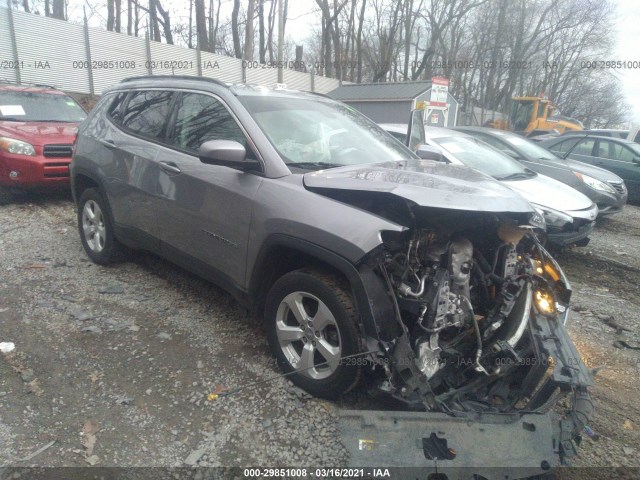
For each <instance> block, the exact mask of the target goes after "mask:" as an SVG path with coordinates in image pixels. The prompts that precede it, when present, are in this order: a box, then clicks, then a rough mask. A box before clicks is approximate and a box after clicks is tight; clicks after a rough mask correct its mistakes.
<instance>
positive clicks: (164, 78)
mask: <svg viewBox="0 0 640 480" xmlns="http://www.w3.org/2000/svg"><path fill="white" fill-rule="evenodd" d="M158 87H166V88H185V87H186V88H191V89H193V90H202V91H212V92H216V91H220V90H221V89H222V90H227V91H229V92H231V93H232V94H233V95H236V96H245V95H246V96H254V95H268V96H270V97H272V96H276V97H297V98H310V99H314V100H326V101H330V98H329V97H327V96H326V95H322V94H318V93H311V92H303V91H300V90H292V89H288V88H286V87H283V86H277V87H267V86H264V85H256V84H245V83H225V82H222V81H220V80H216V79H215V78H208V77H194V76H190V75H142V76H138V77H129V78H125V79H124V80H122V81H121V82H120V83H117V84H115V85H114V86H112V87H110V88H108V89H107V90H105V93H107V92H111V91H120V90H123V89H125V90H136V89H140V88H158Z"/></svg>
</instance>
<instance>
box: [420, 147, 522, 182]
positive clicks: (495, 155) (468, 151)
mask: <svg viewBox="0 0 640 480" xmlns="http://www.w3.org/2000/svg"><path fill="white" fill-rule="evenodd" d="M432 140H433V141H434V142H436V143H437V144H438V145H439V146H440V147H442V148H444V149H445V150H446V151H447V152H449V153H450V154H451V155H453V156H454V157H455V158H456V159H458V160H459V161H460V162H462V163H463V164H465V165H466V166H468V167H471V168H474V169H476V170H478V171H480V172H482V173H486V174H487V175H491V176H492V177H494V178H496V179H498V180H505V179H506V178H517V177H522V178H527V177H529V176H531V175H530V173H528V172H529V171H528V170H527V169H525V168H524V167H523V166H522V165H520V164H519V163H518V162H516V161H515V160H512V159H511V158H510V157H508V156H506V155H505V154H503V153H502V152H500V151H498V150H496V149H494V148H492V147H490V146H489V145H487V144H486V143H484V142H482V141H481V140H478V139H476V138H473V137H456V136H452V137H436V138H433V139H432Z"/></svg>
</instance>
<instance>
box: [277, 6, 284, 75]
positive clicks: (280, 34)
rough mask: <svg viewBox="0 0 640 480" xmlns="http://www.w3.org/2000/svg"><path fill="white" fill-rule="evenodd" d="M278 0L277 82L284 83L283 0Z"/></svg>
mask: <svg viewBox="0 0 640 480" xmlns="http://www.w3.org/2000/svg"><path fill="white" fill-rule="evenodd" d="M277 1H278V83H284V71H283V68H282V67H283V62H284V59H283V58H282V57H283V49H284V18H283V17H284V13H283V4H284V0H277Z"/></svg>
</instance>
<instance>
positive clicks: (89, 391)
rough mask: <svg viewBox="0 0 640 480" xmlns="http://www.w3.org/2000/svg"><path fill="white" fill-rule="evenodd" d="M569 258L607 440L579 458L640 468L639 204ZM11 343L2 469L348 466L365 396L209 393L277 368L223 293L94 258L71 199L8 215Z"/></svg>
mask: <svg viewBox="0 0 640 480" xmlns="http://www.w3.org/2000/svg"><path fill="white" fill-rule="evenodd" d="M558 259H559V261H560V263H561V264H562V265H563V266H564V267H565V268H566V271H567V274H568V276H569V278H570V280H571V281H572V283H573V287H574V310H575V312H573V314H572V316H571V319H570V322H571V326H570V330H571V333H572V335H573V338H574V339H575V342H576V344H577V346H578V348H579V350H580V352H581V354H582V355H583V357H584V359H585V361H586V362H587V363H588V365H589V366H591V367H593V368H597V369H599V373H598V375H597V385H596V387H595V388H594V395H595V402H596V408H597V413H596V416H595V418H594V419H593V422H592V423H591V425H590V426H591V428H592V429H593V431H594V432H595V436H594V437H593V438H592V437H589V436H587V435H585V439H584V441H583V445H582V449H581V453H580V456H579V457H578V458H577V459H576V460H575V462H574V463H575V464H576V465H578V466H597V467H609V466H640V455H639V454H640V406H639V405H638V401H637V398H638V393H637V392H638V389H637V379H638V374H639V373H640V350H635V349H634V348H640V334H639V332H640V312H639V306H640V286H639V282H638V280H639V279H640V275H639V272H640V208H638V207H628V208H627V209H626V211H625V212H624V214H622V215H618V216H615V217H612V218H610V219H606V220H604V221H602V222H601V225H599V228H598V229H597V231H596V232H595V233H594V235H593V240H592V243H591V244H590V245H589V246H588V247H586V248H579V249H574V250H571V251H567V252H564V253H562V254H560V255H559V256H558ZM3 341H11V342H14V343H15V344H16V349H15V351H14V352H13V353H11V354H8V355H2V354H0V465H22V466H28V465H37V466H83V465H87V464H91V465H93V464H95V465H103V466H106V465H117V466H181V465H185V464H186V465H201V466H233V465H238V466H246V465H290V466H296V465H303V466H309V465H323V466H339V465H345V464H346V462H347V455H346V451H345V450H344V447H343V446H342V445H341V444H340V443H339V442H338V441H336V411H337V409H338V408H341V407H344V406H349V405H353V402H357V400H358V399H357V398H355V399H354V398H353V397H350V398H348V399H345V400H343V401H342V402H339V403H332V402H326V401H322V400H318V399H314V398H309V397H308V396H306V395H302V393H301V392H300V391H299V390H297V389H294V388H292V387H291V386H290V385H289V383H288V382H287V381H286V380H284V379H282V378H277V379H276V380H274V381H266V382H263V383H258V384H257V385H254V386H251V387H249V388H247V389H245V390H242V391H241V392H239V393H238V394H236V395H232V396H229V397H223V398H219V399H217V400H211V401H210V400H208V399H207V395H208V394H210V393H215V392H219V391H222V390H229V389H235V388H237V387H240V386H243V385H245V384H247V383H249V382H261V381H265V380H269V379H271V378H272V377H274V375H276V374H277V369H276V368H275V365H274V361H273V359H272V358H271V356H270V355H269V352H268V350H267V342H266V338H265V335H264V332H263V331H262V329H261V327H260V326H259V325H257V324H256V323H255V322H254V321H253V319H251V318H250V316H249V314H248V312H246V311H245V310H244V309H242V308H241V307H239V306H238V304H237V303H236V302H235V301H234V300H233V299H232V298H231V297H230V296H228V295H227V294H226V293H224V292H222V291H221V290H219V289H217V288H216V287H214V286H212V285H210V284H208V283H206V282H204V281H202V280H199V279H198V278H196V277H194V276H192V275H190V274H188V273H186V272H185V271H183V270H181V269H179V268H177V267H174V266H172V265H171V264H169V263H167V262H164V261H163V260H160V259H158V258H156V257H153V256H151V255H142V254H141V255H138V256H137V257H136V258H135V259H134V260H133V261H132V262H128V263H122V264H119V265H116V266H113V267H110V268H104V267H99V266H96V265H94V264H92V263H90V262H89V261H88V260H87V258H86V256H85V254H84V252H83V250H82V247H81V245H80V241H79V238H78V233H77V230H76V220H75V211H74V206H73V205H72V203H71V201H70V200H69V199H68V198H67V197H65V196H52V195H47V196H30V197H26V198H22V199H18V200H16V202H14V203H13V204H11V205H8V206H4V207H0V342H3ZM629 347H631V348H629ZM356 397H357V394H356ZM303 407H304V408H303ZM52 442H54V443H52ZM46 446H49V447H48V448H46V449H45V450H44V451H42V452H41V453H37V452H38V451H39V449H41V448H42V447H46ZM34 453H37V454H36V455H34ZM566 473H569V472H560V476H566Z"/></svg>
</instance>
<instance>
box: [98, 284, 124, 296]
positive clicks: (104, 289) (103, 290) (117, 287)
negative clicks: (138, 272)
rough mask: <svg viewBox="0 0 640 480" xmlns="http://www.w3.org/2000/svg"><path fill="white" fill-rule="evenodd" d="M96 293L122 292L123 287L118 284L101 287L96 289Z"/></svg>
mask: <svg viewBox="0 0 640 480" xmlns="http://www.w3.org/2000/svg"><path fill="white" fill-rule="evenodd" d="M98 293H103V294H118V293H124V288H123V287H122V286H120V285H111V286H109V287H102V288H100V289H98Z"/></svg>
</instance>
